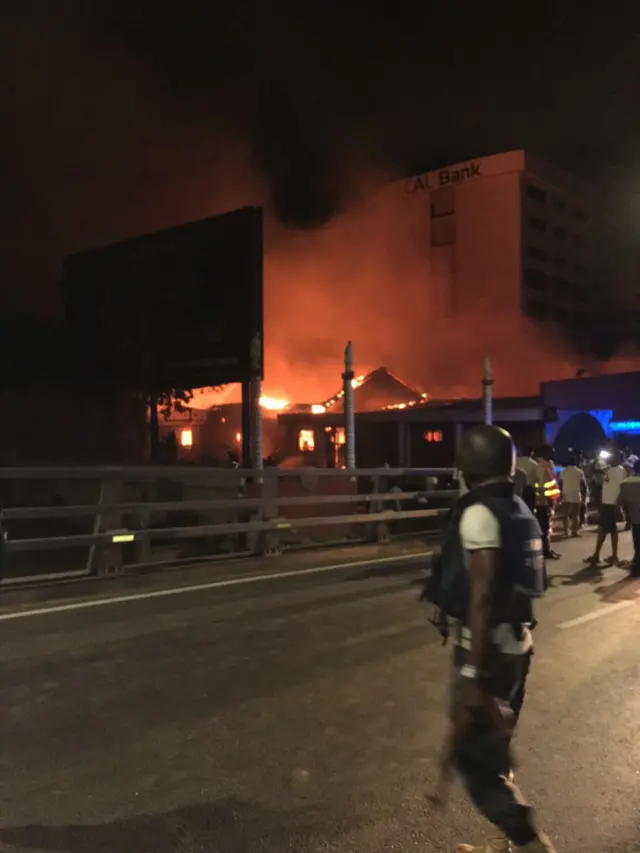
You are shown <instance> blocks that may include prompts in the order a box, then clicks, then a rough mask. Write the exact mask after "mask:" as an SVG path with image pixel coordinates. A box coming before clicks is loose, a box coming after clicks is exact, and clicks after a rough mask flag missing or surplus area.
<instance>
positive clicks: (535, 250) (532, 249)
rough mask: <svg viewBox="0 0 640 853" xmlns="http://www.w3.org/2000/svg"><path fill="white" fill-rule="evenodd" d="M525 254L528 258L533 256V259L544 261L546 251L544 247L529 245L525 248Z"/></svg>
mask: <svg viewBox="0 0 640 853" xmlns="http://www.w3.org/2000/svg"><path fill="white" fill-rule="evenodd" d="M527 254H528V255H529V257H530V258H533V260H534V261H546V260H547V253H546V252H545V250H544V249H541V248H540V247H539V246H529V248H528V249H527Z"/></svg>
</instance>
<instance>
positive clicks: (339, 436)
mask: <svg viewBox="0 0 640 853" xmlns="http://www.w3.org/2000/svg"><path fill="white" fill-rule="evenodd" d="M333 440H334V443H335V444H338V445H342V444H346V443H347V437H346V435H345V432H344V427H336V434H335V436H334V439H333Z"/></svg>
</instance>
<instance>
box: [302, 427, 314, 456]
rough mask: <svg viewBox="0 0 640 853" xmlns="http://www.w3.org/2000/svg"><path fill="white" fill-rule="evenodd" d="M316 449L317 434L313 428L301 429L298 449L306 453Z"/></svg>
mask: <svg viewBox="0 0 640 853" xmlns="http://www.w3.org/2000/svg"><path fill="white" fill-rule="evenodd" d="M315 449H316V436H315V433H314V431H313V430H312V429H301V430H300V432H299V433H298V450H299V451H300V452H301V453H306V452H309V451H313V450H315Z"/></svg>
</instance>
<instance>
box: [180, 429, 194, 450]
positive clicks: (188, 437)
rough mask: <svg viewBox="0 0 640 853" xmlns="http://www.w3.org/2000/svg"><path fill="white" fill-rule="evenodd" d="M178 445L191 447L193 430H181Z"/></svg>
mask: <svg viewBox="0 0 640 853" xmlns="http://www.w3.org/2000/svg"><path fill="white" fill-rule="evenodd" d="M180 444H181V445H182V446H183V447H193V430H192V429H183V430H182V432H181V433H180Z"/></svg>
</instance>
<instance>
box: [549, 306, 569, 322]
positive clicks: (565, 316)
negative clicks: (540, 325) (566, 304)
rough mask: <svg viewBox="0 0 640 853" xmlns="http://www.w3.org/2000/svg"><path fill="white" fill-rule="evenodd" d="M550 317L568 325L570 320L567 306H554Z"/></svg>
mask: <svg viewBox="0 0 640 853" xmlns="http://www.w3.org/2000/svg"><path fill="white" fill-rule="evenodd" d="M549 319H550V320H552V321H553V322H554V323H560V325H562V326H566V325H567V324H568V322H569V313H568V312H567V310H566V308H552V309H551V311H550V312H549Z"/></svg>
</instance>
